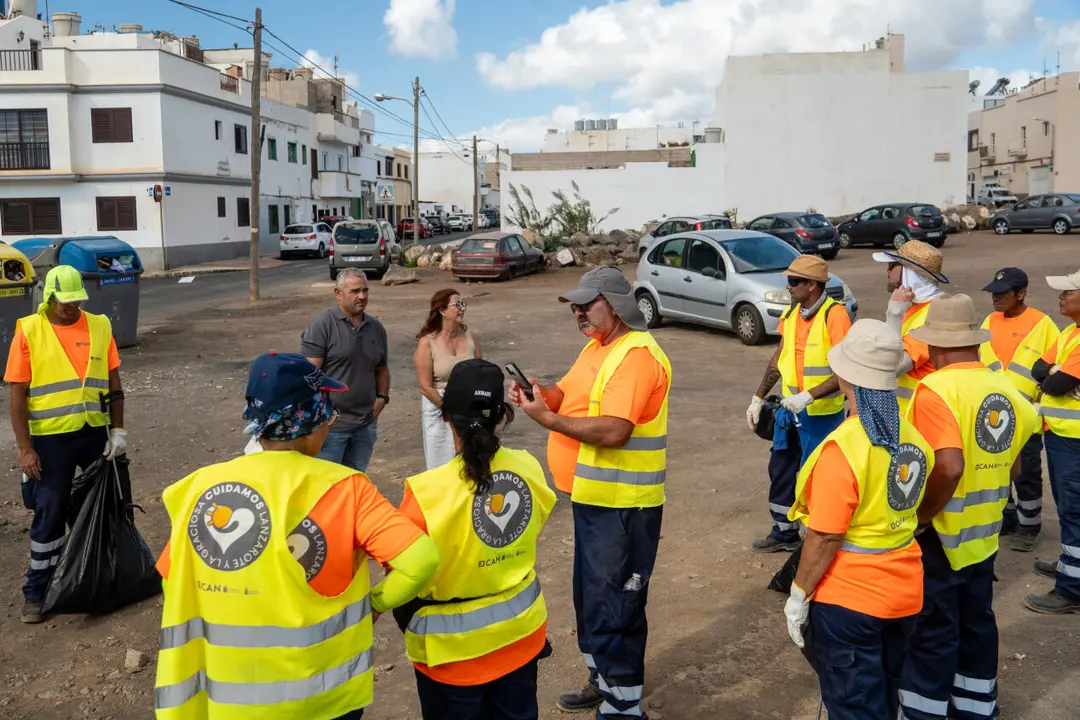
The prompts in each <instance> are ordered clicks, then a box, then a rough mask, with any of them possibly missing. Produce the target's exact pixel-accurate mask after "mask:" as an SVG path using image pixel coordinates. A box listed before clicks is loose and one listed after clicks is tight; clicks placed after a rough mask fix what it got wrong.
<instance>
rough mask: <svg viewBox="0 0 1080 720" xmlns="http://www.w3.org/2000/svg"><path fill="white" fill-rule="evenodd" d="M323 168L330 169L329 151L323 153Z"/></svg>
mask: <svg viewBox="0 0 1080 720" xmlns="http://www.w3.org/2000/svg"><path fill="white" fill-rule="evenodd" d="M322 169H323V170H329V169H330V153H328V152H324V153H323V154H322Z"/></svg>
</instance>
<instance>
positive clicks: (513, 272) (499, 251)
mask: <svg viewBox="0 0 1080 720" xmlns="http://www.w3.org/2000/svg"><path fill="white" fill-rule="evenodd" d="M452 257H453V269H452V272H453V273H454V277H456V278H478V279H491V278H497V279H499V280H509V279H510V278H513V277H517V276H519V275H528V274H529V273H534V272H539V271H541V270H544V269H545V267H546V259H545V258H544V253H542V252H541V251H540V250H538V249H537V248H534V247H533V246H532V245H530V244H529V242H528V240H526V239H525V238H523V237H521V235H518V234H517V233H514V232H501V231H495V232H489V233H480V234H479V235H473V236H472V237H470V238H468V239H466V240H465V241H464V242H462V243H461V247H459V248H458V249H456V250H454V251H453V253H452Z"/></svg>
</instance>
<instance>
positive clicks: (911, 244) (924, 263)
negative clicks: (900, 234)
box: [874, 240, 949, 285]
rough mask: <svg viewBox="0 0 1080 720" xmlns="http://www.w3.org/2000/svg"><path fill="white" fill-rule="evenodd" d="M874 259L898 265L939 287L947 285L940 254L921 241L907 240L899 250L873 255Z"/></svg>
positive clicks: (947, 279) (947, 281)
mask: <svg viewBox="0 0 1080 720" xmlns="http://www.w3.org/2000/svg"><path fill="white" fill-rule="evenodd" d="M874 259H875V260H877V261H878V262H883V263H899V264H901V265H903V266H904V267H908V268H911V269H912V270H914V271H915V272H917V273H919V274H920V275H923V276H925V277H928V278H930V279H931V280H933V281H934V282H936V283H938V284H939V285H948V284H949V278H947V277H945V275H944V273H942V272H941V262H942V259H941V253H940V252H938V251H937V250H935V249H934V248H932V247H930V246H929V245H927V244H926V243H924V242H922V241H921V240H908V241H907V242H906V243H904V244H903V245H901V246H900V249H899V250H886V251H885V252H878V253H874Z"/></svg>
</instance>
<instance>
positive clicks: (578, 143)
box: [540, 127, 693, 153]
mask: <svg viewBox="0 0 1080 720" xmlns="http://www.w3.org/2000/svg"><path fill="white" fill-rule="evenodd" d="M692 140H693V137H691V132H690V130H688V129H686V128H680V127H646V128H617V129H615V130H568V131H566V132H555V133H548V134H547V135H545V136H544V144H543V145H542V146H541V148H540V149H541V151H542V152H559V153H563V152H601V151H605V150H655V149H656V148H657V146H658V145H662V144H663V145H666V144H667V143H669V142H672V143H683V142H690V141H692Z"/></svg>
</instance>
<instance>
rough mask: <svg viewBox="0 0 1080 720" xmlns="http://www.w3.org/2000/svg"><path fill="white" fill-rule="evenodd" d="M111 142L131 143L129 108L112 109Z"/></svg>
mask: <svg viewBox="0 0 1080 720" xmlns="http://www.w3.org/2000/svg"><path fill="white" fill-rule="evenodd" d="M112 125H113V142H132V140H133V136H132V132H131V108H113V111H112Z"/></svg>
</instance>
